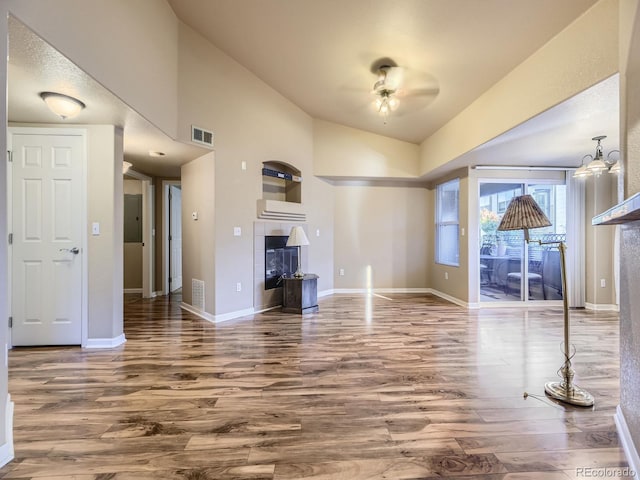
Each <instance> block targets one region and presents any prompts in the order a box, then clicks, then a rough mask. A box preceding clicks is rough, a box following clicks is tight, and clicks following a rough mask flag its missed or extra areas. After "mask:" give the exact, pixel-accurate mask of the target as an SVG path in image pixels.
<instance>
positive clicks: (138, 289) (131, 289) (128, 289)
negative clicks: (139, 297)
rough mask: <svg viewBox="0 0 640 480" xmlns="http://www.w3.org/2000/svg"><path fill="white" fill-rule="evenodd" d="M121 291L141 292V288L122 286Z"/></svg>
mask: <svg viewBox="0 0 640 480" xmlns="http://www.w3.org/2000/svg"><path fill="white" fill-rule="evenodd" d="M122 293H142V289H141V288H123V289H122Z"/></svg>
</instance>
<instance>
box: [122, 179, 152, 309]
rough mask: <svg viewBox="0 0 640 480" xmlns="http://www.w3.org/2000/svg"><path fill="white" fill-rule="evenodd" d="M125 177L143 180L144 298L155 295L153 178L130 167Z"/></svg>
mask: <svg viewBox="0 0 640 480" xmlns="http://www.w3.org/2000/svg"><path fill="white" fill-rule="evenodd" d="M125 177H131V178H135V179H137V180H140V181H142V298H151V297H153V288H152V285H153V251H154V248H153V242H154V240H155V238H154V236H153V218H152V217H153V216H152V215H151V213H152V212H153V184H152V182H153V179H152V178H151V177H148V176H147V175H145V174H144V173H140V172H136V171H135V170H132V169H129V170H127V173H125Z"/></svg>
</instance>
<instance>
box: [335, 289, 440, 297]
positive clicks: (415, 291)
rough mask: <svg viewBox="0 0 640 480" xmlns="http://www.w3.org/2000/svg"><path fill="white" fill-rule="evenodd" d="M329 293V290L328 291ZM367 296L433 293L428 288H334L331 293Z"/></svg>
mask: <svg viewBox="0 0 640 480" xmlns="http://www.w3.org/2000/svg"><path fill="white" fill-rule="evenodd" d="M326 291H329V290H326ZM334 293H346V294H353V293H355V294H367V293H431V291H430V289H428V288H371V289H369V288H334V289H333V290H331V293H328V294H327V295H332V294H334Z"/></svg>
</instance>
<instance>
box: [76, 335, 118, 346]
mask: <svg viewBox="0 0 640 480" xmlns="http://www.w3.org/2000/svg"><path fill="white" fill-rule="evenodd" d="M126 341H127V339H126V338H125V337H124V333H123V334H121V335H118V336H117V337H114V338H87V344H86V345H85V346H84V348H115V347H119V346H120V345H122V344H123V343H124V342H126Z"/></svg>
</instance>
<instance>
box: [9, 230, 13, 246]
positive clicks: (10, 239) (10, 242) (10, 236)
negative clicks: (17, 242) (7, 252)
mask: <svg viewBox="0 0 640 480" xmlns="http://www.w3.org/2000/svg"><path fill="white" fill-rule="evenodd" d="M9 245H13V233H10V234H9Z"/></svg>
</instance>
